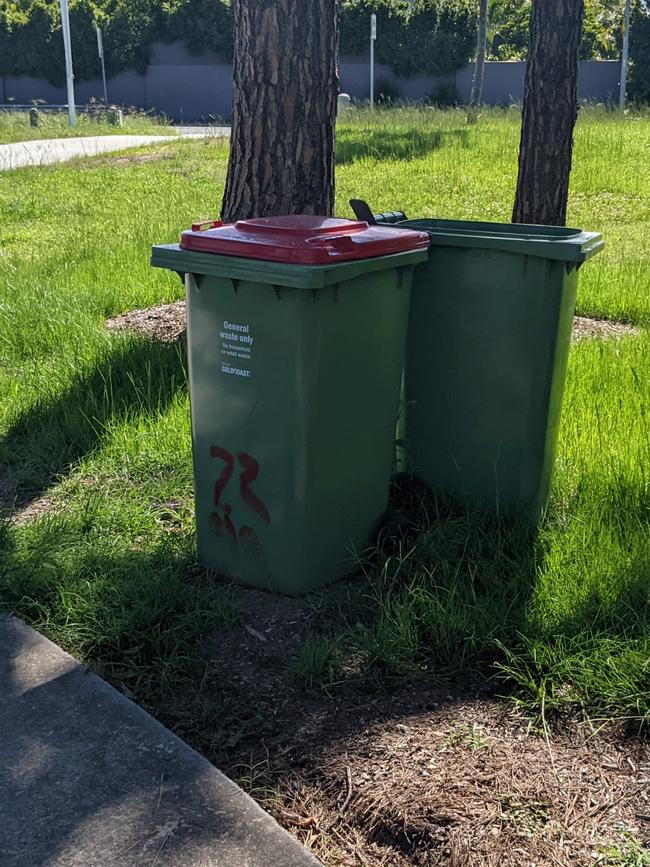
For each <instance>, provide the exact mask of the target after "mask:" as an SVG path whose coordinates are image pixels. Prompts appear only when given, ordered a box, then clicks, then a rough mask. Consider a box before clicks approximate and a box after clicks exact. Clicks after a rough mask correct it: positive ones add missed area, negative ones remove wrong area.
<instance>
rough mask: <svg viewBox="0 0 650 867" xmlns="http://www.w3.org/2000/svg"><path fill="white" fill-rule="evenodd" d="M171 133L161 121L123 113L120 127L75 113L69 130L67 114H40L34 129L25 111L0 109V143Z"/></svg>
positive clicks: (171, 129)
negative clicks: (74, 123) (72, 137)
mask: <svg viewBox="0 0 650 867" xmlns="http://www.w3.org/2000/svg"><path fill="white" fill-rule="evenodd" d="M173 132H174V130H173V127H170V126H169V125H168V123H167V121H165V120H164V119H163V118H157V117H153V116H150V115H147V114H143V113H138V114H129V113H125V115H124V124H123V126H113V125H112V124H109V123H108V121H107V120H106V118H105V117H101V116H99V117H92V116H91V115H89V114H86V113H85V112H80V113H78V114H77V125H76V126H74V127H70V126H69V125H68V114H67V111H61V112H60V111H56V112H55V111H41V112H39V118H38V126H36V127H33V126H31V125H30V123H29V112H28V111H6V110H4V111H3V110H0V144H9V143H11V142H21V141H32V140H33V139H44V138H69V137H70V136H89V135H163V134H170V133H171V134H173Z"/></svg>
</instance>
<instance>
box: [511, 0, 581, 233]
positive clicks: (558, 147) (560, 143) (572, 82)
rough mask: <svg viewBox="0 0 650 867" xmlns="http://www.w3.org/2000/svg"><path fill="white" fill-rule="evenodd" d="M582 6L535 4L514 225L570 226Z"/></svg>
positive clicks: (565, 0) (571, 0) (566, 0)
mask: <svg viewBox="0 0 650 867" xmlns="http://www.w3.org/2000/svg"><path fill="white" fill-rule="evenodd" d="M582 14H583V0H533V5H532V11H531V16H530V45H529V52H528V65H527V67H526V81H525V85H524V108H523V116H522V125H521V142H520V145H519V177H518V179H517V194H516V197H515V207H514V211H513V215H512V221H513V223H542V224H545V225H554V226H563V225H565V223H566V208H567V198H568V193H569V174H570V173H571V151H572V148H573V128H574V126H575V122H576V119H577V117H578V94H577V80H578V49H579V47H580V35H581V31H582Z"/></svg>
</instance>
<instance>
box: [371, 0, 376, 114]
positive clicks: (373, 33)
mask: <svg viewBox="0 0 650 867" xmlns="http://www.w3.org/2000/svg"><path fill="white" fill-rule="evenodd" d="M376 39H377V16H376V15H375V13H374V12H373V13H372V15H371V16H370V108H372V107H373V106H374V104H375V41H376Z"/></svg>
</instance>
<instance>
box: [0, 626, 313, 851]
mask: <svg viewBox="0 0 650 867" xmlns="http://www.w3.org/2000/svg"><path fill="white" fill-rule="evenodd" d="M0 733H1V736H0V853H1V854H0V862H1V863H2V865H3V867H46V865H47V867H145V865H147V867H154V865H156V867H318V865H320V862H319V861H317V860H316V858H314V857H313V856H312V855H311V854H310V853H309V852H308V851H307V850H306V849H304V848H303V847H302V846H301V845H300V844H299V843H298V842H297V841H296V840H294V838H293V837H291V835H290V834H289V833H288V832H286V831H285V830H284V829H283V828H281V827H280V826H279V825H278V824H277V823H276V822H275V821H274V820H273V819H272V818H271V817H270V816H269V815H268V814H267V813H265V812H264V811H263V810H262V809H261V807H259V806H258V805H257V804H256V803H255V802H254V801H253V800H252V799H251V798H250V797H249V796H248V795H246V794H245V793H244V792H243V791H242V790H241V789H239V788H238V786H236V785H235V784H234V783H233V782H232V781H231V780H229V779H228V778H227V777H226V776H224V774H222V773H221V772H220V771H218V770H217V769H216V768H215V767H213V766H212V765H211V764H210V763H209V762H208V761H207V760H206V759H204V758H203V757H202V756H200V755H199V754H198V753H197V752H195V751H194V750H192V749H190V747H188V746H187V744H185V743H184V742H183V741H181V740H180V738H178V737H177V736H176V735H174V734H172V732H170V731H168V730H167V729H166V728H165V727H164V726H162V725H161V724H160V723H159V722H157V721H156V720H155V719H153V717H151V716H150V715H149V714H147V713H146V712H145V711H143V710H142V709H141V708H139V707H137V705H135V704H133V702H131V701H129V699H127V698H126V697H125V696H123V695H121V694H120V693H119V692H117V691H116V690H115V689H113V688H112V687H111V686H109V685H108V684H107V683H106V682H105V681H103V680H102V679H101V678H99V677H97V676H96V675H94V674H91V673H90V672H88V670H87V669H86V668H84V667H83V666H82V665H80V664H79V663H78V662H77V661H76V660H75V659H73V658H72V657H71V656H69V655H68V654H67V653H65V652H64V651H63V650H61V648H60V647H57V645H55V644H53V643H52V642H51V641H48V639H46V638H44V637H43V636H42V635H40V634H39V633H38V632H36V631H35V630H33V629H31V628H30V627H28V626H26V625H25V624H24V623H23V622H22V621H20V620H17V619H16V618H14V617H12V616H10V615H7V614H3V613H0Z"/></svg>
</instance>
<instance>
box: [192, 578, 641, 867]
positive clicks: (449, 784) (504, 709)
mask: <svg viewBox="0 0 650 867" xmlns="http://www.w3.org/2000/svg"><path fill="white" fill-rule="evenodd" d="M344 589H345V588H344V587H343V586H342V585H341V586H340V587H339V588H338V590H337V588H336V587H333V588H332V589H331V592H332V593H336V592H343V591H344ZM236 592H237V599H238V605H239V607H240V609H241V621H240V623H239V625H237V626H233V627H231V628H229V629H227V630H224V631H221V632H220V633H219V635H218V636H217V637H216V638H215V641H214V644H213V645H212V647H211V650H210V658H211V663H210V676H209V678H208V679H207V680H206V690H207V692H208V693H209V694H211V695H212V696H214V695H215V693H220V694H222V695H223V696H227V697H228V699H227V701H228V703H229V704H228V711H227V714H226V716H225V717H224V718H222V719H221V720H220V725H224V726H225V728H224V729H222V731H221V732H220V735H219V739H218V743H217V742H215V741H213V746H212V747H211V746H210V739H211V738H214V736H215V732H214V723H213V724H212V727H210V726H208V727H207V728H206V730H205V731H204V732H203V733H199V732H196V733H195V737H196V740H195V743H196V745H197V746H198V747H199V748H200V749H202V750H203V751H204V752H206V753H207V754H208V756H209V757H210V758H212V759H213V760H214V761H216V763H217V764H218V765H219V766H220V767H222V768H223V769H224V770H226V772H227V773H229V775H230V776H231V777H233V779H235V780H237V781H238V782H240V784H242V785H243V786H244V787H245V788H248V789H249V791H251V793H252V794H253V796H254V797H256V798H257V799H258V800H260V801H261V803H262V804H263V806H264V807H265V808H266V809H267V810H269V811H270V812H271V813H272V814H273V815H274V816H275V818H276V819H277V820H278V822H280V823H281V824H282V825H284V826H285V827H286V828H287V829H288V830H289V831H291V832H292V833H293V834H294V835H295V836H296V837H297V838H298V839H299V840H301V841H302V842H303V843H304V844H305V845H306V846H308V847H309V848H310V849H311V850H312V851H313V852H314V853H315V854H316V855H317V856H318V857H319V858H320V859H321V860H322V861H323V863H324V864H326V865H328V867H353V865H366V867H388V865H390V867H411V865H415V867H434V865H436V867H437V865H445V867H461V865H462V867H465V865H470V867H484V865H495V867H496V865H499V867H522V865H527V867H533V865H536V867H542V865H580V867H581V865H585V867H586V865H593V864H602V865H615V864H621V863H628V862H622V861H621V860H611V859H610V857H609V855H608V854H607V850H608V847H612V846H618V847H625V846H626V845H636V844H631V843H629V839H630V835H631V837H633V838H634V840H636V841H641V842H643V843H646V844H647V843H648V842H650V744H648V742H647V741H645V740H643V739H641V738H639V737H636V736H635V735H634V733H633V734H631V735H630V734H629V733H626V732H625V730H624V729H623V727H622V726H614V725H610V726H609V727H608V728H606V729H603V730H600V731H596V730H594V728H593V727H592V726H591V725H589V724H587V723H583V724H578V723H576V722H575V721H573V722H565V723H564V724H563V725H562V727H560V726H559V724H557V723H556V727H555V730H554V733H553V735H552V736H549V735H548V732H547V733H545V732H544V731H543V730H542V731H540V730H538V729H535V728H534V727H531V724H530V721H528V720H526V719H525V718H524V717H523V716H522V715H520V714H519V713H518V712H517V711H516V710H515V708H514V706H513V705H512V704H511V703H510V702H507V701H503V700H499V699H498V698H496V697H495V696H494V695H493V694H492V692H491V690H492V687H491V686H488V685H486V684H485V683H483V682H479V683H476V684H474V685H473V686H471V685H468V684H466V688H465V691H464V692H462V693H461V692H459V691H458V687H454V686H452V685H451V683H450V682H449V681H447V682H446V679H445V675H444V672H440V673H438V674H437V675H436V676H435V677H431V676H429V677H427V678H426V679H421V678H417V679H415V680H411V681H410V682H409V681H408V679H405V678H404V679H400V680H393V681H392V683H391V684H389V685H388V686H387V685H386V682H383V683H375V684H374V685H373V683H371V682H370V683H368V682H363V681H358V682H357V683H356V685H353V684H352V683H351V684H350V685H349V686H343V687H339V688H334V689H333V690H332V691H330V692H329V693H328V692H326V691H322V690H315V689H314V690H307V689H306V688H305V685H304V683H303V682H302V681H301V680H300V679H299V678H298V677H297V676H296V672H295V666H294V662H295V658H296V654H297V653H298V650H299V648H300V646H301V645H302V643H303V641H304V638H305V636H307V635H309V634H310V632H311V630H312V625H313V623H312V622H313V619H314V617H315V616H317V615H316V614H315V613H314V611H313V609H310V607H309V603H308V601H306V600H304V599H287V598H286V597H278V596H271V595H269V594H266V593H263V592H260V591H255V590H245V589H240V588H238V589H237V591H236ZM251 714H252V715H253V716H252V717H251ZM229 734H230V735H232V737H231V738H230V739H229V737H228V735H229ZM623 851H624V848H623ZM629 863H630V864H632V863H634V864H636V863H638V864H641V863H643V862H636V861H629Z"/></svg>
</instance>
